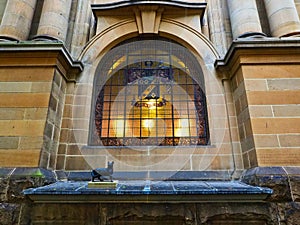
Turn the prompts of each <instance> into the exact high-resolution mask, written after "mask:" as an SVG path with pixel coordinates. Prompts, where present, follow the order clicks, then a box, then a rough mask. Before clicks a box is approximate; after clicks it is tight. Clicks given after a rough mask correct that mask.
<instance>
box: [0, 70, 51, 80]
mask: <svg viewBox="0 0 300 225" xmlns="http://www.w3.org/2000/svg"><path fill="white" fill-rule="evenodd" d="M52 79H53V69H52V68H47V67H17V68H16V67H4V68H3V69H1V70H0V81H3V82H4V81H5V82H47V81H48V82H51V81H52Z"/></svg>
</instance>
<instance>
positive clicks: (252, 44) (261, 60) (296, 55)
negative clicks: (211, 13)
mask: <svg viewBox="0 0 300 225" xmlns="http://www.w3.org/2000/svg"><path fill="white" fill-rule="evenodd" d="M272 63H277V64H278V63H281V64H282V63H285V64H291V63H300V38H249V39H248V38H245V39H242V38H241V39H236V40H234V41H233V42H232V44H231V46H230V48H229V49H228V51H227V53H226V55H225V56H224V58H222V59H218V60H216V61H215V68H216V69H218V70H220V71H223V72H225V73H227V75H226V77H224V78H225V79H226V78H229V77H230V74H234V72H235V71H236V69H237V68H238V67H239V66H241V65H243V64H272Z"/></svg>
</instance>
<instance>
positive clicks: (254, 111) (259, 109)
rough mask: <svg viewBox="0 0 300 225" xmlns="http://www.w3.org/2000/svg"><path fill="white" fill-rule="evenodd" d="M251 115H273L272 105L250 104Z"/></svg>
mask: <svg viewBox="0 0 300 225" xmlns="http://www.w3.org/2000/svg"><path fill="white" fill-rule="evenodd" d="M249 113H250V115H251V117H273V112H272V106H268V105H249Z"/></svg>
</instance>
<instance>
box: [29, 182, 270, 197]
mask: <svg viewBox="0 0 300 225" xmlns="http://www.w3.org/2000/svg"><path fill="white" fill-rule="evenodd" d="M24 194H25V195H27V196H28V197H29V198H30V199H31V200H33V201H35V202H60V201H64V202H130V201H131V202H132V201H134V202H163V201H164V202H204V201H205V202H219V201H245V200H246V201H250V202H256V201H263V200H264V199H266V198H267V196H268V195H270V194H272V190H271V189H269V188H263V187H258V186H250V185H247V184H245V183H242V182H239V181H149V180H132V181H119V182H118V183H117V185H116V188H114V187H107V188H103V187H101V188H95V187H93V188H89V187H88V182H86V181H59V182H56V183H53V184H50V185H47V186H43V187H38V188H31V189H27V190H25V191H24Z"/></svg>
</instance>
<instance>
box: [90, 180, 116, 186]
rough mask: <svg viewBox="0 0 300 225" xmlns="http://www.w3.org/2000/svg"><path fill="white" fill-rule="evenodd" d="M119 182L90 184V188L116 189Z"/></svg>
mask: <svg viewBox="0 0 300 225" xmlns="http://www.w3.org/2000/svg"><path fill="white" fill-rule="evenodd" d="M117 184H118V181H112V182H111V181H98V182H92V181H89V182H88V188H116V187H117Z"/></svg>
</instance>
